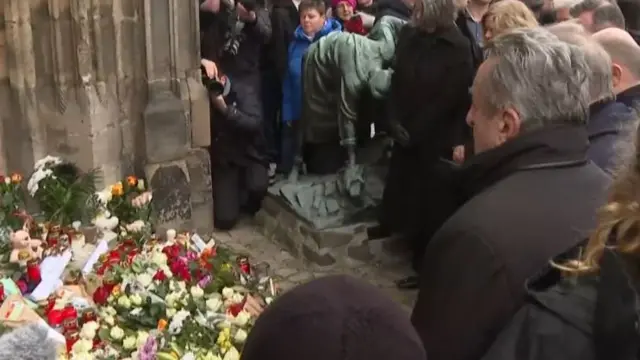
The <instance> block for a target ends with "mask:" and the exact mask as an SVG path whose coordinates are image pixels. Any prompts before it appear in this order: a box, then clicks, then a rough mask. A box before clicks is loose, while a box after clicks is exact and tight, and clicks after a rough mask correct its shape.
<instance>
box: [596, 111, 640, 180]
mask: <svg viewBox="0 0 640 360" xmlns="http://www.w3.org/2000/svg"><path fill="white" fill-rule="evenodd" d="M635 120H636V114H635V112H634V111H633V110H632V109H630V108H629V107H627V105H625V104H623V103H621V102H617V101H615V100H607V101H604V102H597V103H595V104H593V105H591V107H590V109H589V122H588V123H587V131H588V132H589V142H590V143H591V145H590V146H589V151H588V152H587V157H588V158H589V160H591V161H593V162H594V163H595V164H596V165H598V166H599V167H600V168H601V169H602V170H604V171H605V172H606V173H608V174H613V173H614V172H615V171H616V170H617V168H618V165H619V160H620V158H619V156H620V151H619V150H620V144H621V143H622V142H624V141H627V140H631V137H630V135H633V134H635V133H636V132H635V131H633V130H634V129H632V126H633V125H636V126H637V124H636V123H635Z"/></svg>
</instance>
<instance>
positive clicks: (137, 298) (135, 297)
mask: <svg viewBox="0 0 640 360" xmlns="http://www.w3.org/2000/svg"><path fill="white" fill-rule="evenodd" d="M129 300H131V303H132V304H133V305H140V304H142V297H141V296H140V295H138V294H133V295H131V296H130V297H129Z"/></svg>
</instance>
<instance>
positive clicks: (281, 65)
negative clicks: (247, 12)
mask: <svg viewBox="0 0 640 360" xmlns="http://www.w3.org/2000/svg"><path fill="white" fill-rule="evenodd" d="M298 25H300V15H299V14H298V9H297V8H296V6H295V5H294V4H293V2H292V1H290V0H283V1H279V2H276V3H274V4H273V8H272V9H271V26H272V29H273V34H272V36H271V42H270V43H269V53H270V56H271V58H272V61H273V63H274V65H275V68H276V72H277V74H278V79H280V81H282V79H284V75H285V73H286V71H287V66H288V57H289V44H290V43H291V40H292V39H293V33H294V32H295V30H296V28H297V27H298Z"/></svg>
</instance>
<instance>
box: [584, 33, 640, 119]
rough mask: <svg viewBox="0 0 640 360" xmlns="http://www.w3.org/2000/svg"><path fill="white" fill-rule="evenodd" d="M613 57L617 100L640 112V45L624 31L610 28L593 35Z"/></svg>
mask: <svg viewBox="0 0 640 360" xmlns="http://www.w3.org/2000/svg"><path fill="white" fill-rule="evenodd" d="M593 39H594V40H595V41H596V42H598V43H599V44H600V45H601V46H602V47H603V48H604V50H605V51H606V52H607V53H608V54H609V56H610V57H611V61H612V63H613V85H614V92H615V93H616V100H617V101H618V102H620V103H623V104H625V105H626V106H628V107H630V108H633V109H634V110H640V45H638V44H637V43H635V40H634V39H633V37H632V36H631V35H630V34H629V33H628V32H625V31H624V30H621V29H618V28H608V29H604V30H601V31H599V32H597V33H595V34H593Z"/></svg>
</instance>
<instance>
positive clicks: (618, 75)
mask: <svg viewBox="0 0 640 360" xmlns="http://www.w3.org/2000/svg"><path fill="white" fill-rule="evenodd" d="M611 74H612V75H613V77H612V80H613V87H614V88H615V87H617V86H618V85H620V82H621V81H622V68H621V67H620V65H618V64H612V65H611Z"/></svg>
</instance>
